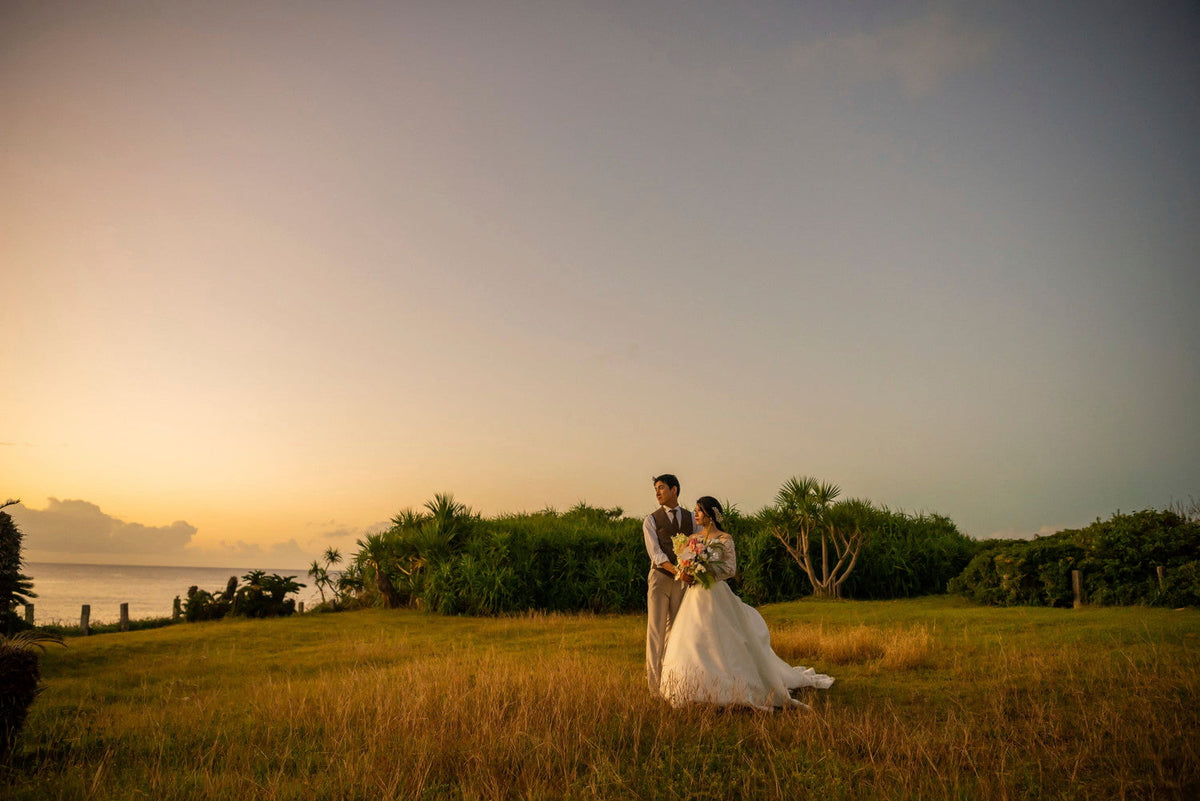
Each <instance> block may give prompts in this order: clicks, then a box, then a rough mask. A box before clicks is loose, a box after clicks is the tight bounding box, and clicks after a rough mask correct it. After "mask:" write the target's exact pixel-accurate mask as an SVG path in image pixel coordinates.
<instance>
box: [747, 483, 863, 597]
mask: <svg viewBox="0 0 1200 801" xmlns="http://www.w3.org/2000/svg"><path fill="white" fill-rule="evenodd" d="M841 492H842V490H841V487H839V486H837V485H836V484H829V483H826V482H821V481H817V479H815V478H812V477H810V476H799V477H795V478H791V479H789V480H788V481H787V482H786V483H784V485H783V486H782V487H781V488H780V490H779V493H778V494H777V495H776V496H775V507H774V508H773V509H771V510H769V511H768V514H767V518H768V522H769V524H770V527H771V533H772V534H774V535H775V537H776V538H777V539H778V540H779V541H780V542H781V543H783V546H784V547H785V548H787V551H788V553H789V554H791V555H792V558H793V559H795V560H796V563H797V564H799V565H800V567H801V569H802V570H804V572H805V574H806V575H807V576H808V580H809V582H811V583H812V586H813V594H814V595H816V596H817V597H819V598H834V597H837V596H838V595H839V593H840V591H841V586H842V583H843V582H845V580H846V577H847V576H849V575H850V571H851V570H853V569H854V565H855V564H856V563H857V561H858V554H859V552H860V550H861V549H862V545H863V542H864V541H865V539H866V536H865V530H864V528H863V525H862V522H863V519H864V517H863V516H864V515H865V514H866V513H867V511H868V510H869V509H870V503H868V502H867V501H861V500H853V501H847V502H844V503H839V504H834V500H835V499H836V498H837V497H838V496H839V495H840V494H841ZM814 534H816V535H817V536H818V537H820V540H821V564H820V571H819V573H818V570H817V567H816V566H815V565H814V564H813V555H812V544H813V543H812V539H813V535H814ZM830 546H832V550H833V554H832V556H833V557H834V559H835V560H836V562H835V564H834V566H833V568H832V569H831V568H830V566H829V560H830V556H831V554H830Z"/></svg>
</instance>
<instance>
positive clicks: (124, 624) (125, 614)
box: [121, 604, 129, 631]
mask: <svg viewBox="0 0 1200 801" xmlns="http://www.w3.org/2000/svg"><path fill="white" fill-rule="evenodd" d="M121 631H129V604H121Z"/></svg>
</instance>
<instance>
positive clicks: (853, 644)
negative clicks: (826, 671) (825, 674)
mask: <svg viewBox="0 0 1200 801" xmlns="http://www.w3.org/2000/svg"><path fill="white" fill-rule="evenodd" d="M772 644H773V645H774V647H775V650H776V652H777V653H778V654H779V655H780V656H782V657H783V658H784V659H787V660H789V661H796V660H804V659H816V660H820V661H822V662H827V663H830V664H833V665H860V664H872V665H875V666H877V667H879V668H886V669H890V670H911V669H913V668H920V667H928V666H930V665H932V664H933V636H932V634H931V633H930V631H929V627H928V626H927V625H916V626H907V627H902V628H891V629H888V628H880V627H876V626H864V625H858V626H854V627H851V628H846V629H842V630H839V629H836V628H833V627H829V628H827V627H826V626H825V625H824V624H817V625H803V624H801V625H793V626H789V627H787V628H785V629H783V630H782V631H779V632H777V633H775V634H774V635H773V636H772Z"/></svg>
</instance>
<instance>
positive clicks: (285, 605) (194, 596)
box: [183, 570, 304, 623]
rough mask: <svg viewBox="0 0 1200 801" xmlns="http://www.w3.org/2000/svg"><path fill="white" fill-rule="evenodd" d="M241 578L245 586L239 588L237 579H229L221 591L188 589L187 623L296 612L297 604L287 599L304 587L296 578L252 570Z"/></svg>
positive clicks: (274, 615) (185, 604) (185, 607)
mask: <svg viewBox="0 0 1200 801" xmlns="http://www.w3.org/2000/svg"><path fill="white" fill-rule="evenodd" d="M242 578H243V579H244V580H245V582H246V585H245V586H244V587H240V588H239V587H238V579H237V576H230V578H229V583H228V584H227V585H226V586H225V590H224V591H223V592H216V593H212V592H209V591H208V590H202V589H200V588H199V587H194V586H193V587H188V591H187V600H186V601H184V603H183V610H184V616H185V617H186V618H187V621H188V622H189V623H195V622H198V621H201V620H220V619H221V618H223V617H225V616H226V615H236V616H240V617H285V616H287V615H291V614H293V613H295V611H296V601H295V599H293V598H288V597H287V596H288V595H290V594H292V593H295V592H299V591H300V589H301V588H302V587H304V585H303V584H297V583H296V581H295V578H296V577H295V576H279V575H276V574H271V575H269V576H268V575H267V574H266V573H265V572H264V571H262V570H251V571H250V572H249V573H247V574H246V575H245V576H243V577H242Z"/></svg>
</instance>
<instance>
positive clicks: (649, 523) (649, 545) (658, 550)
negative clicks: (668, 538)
mask: <svg viewBox="0 0 1200 801" xmlns="http://www.w3.org/2000/svg"><path fill="white" fill-rule="evenodd" d="M661 508H662V510H663V511H664V512H666V513H667V516H668V517H672V518H674V519H675V527H676V528H679V521H680V519H681V518H682V517H683V507H681V506H676V507H674V508H672V509H668V508H667V507H665V506H663V507H661ZM676 512H678V513H679V514H678V515H676V514H675V513H676ZM699 530H700V529H699V528H698V527H697V526H696V521H695V520H692V531H691V533H693V534H694V533H696V532H697V531H699ZM680 531H682V529H680ZM642 539H644V540H645V541H646V553H647V554H649V555H650V565H651V566H652V567H658V566H659V565H661V564H662V563H663V562H670V561H671V560H670V559H668V558H667V555H666V554H665V553H663V549H662V546H661V545H659V544H658V526H657V525H655V523H654V515H653V514H649V515H647V516H646V519H645V520H644V521H643V522H642Z"/></svg>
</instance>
